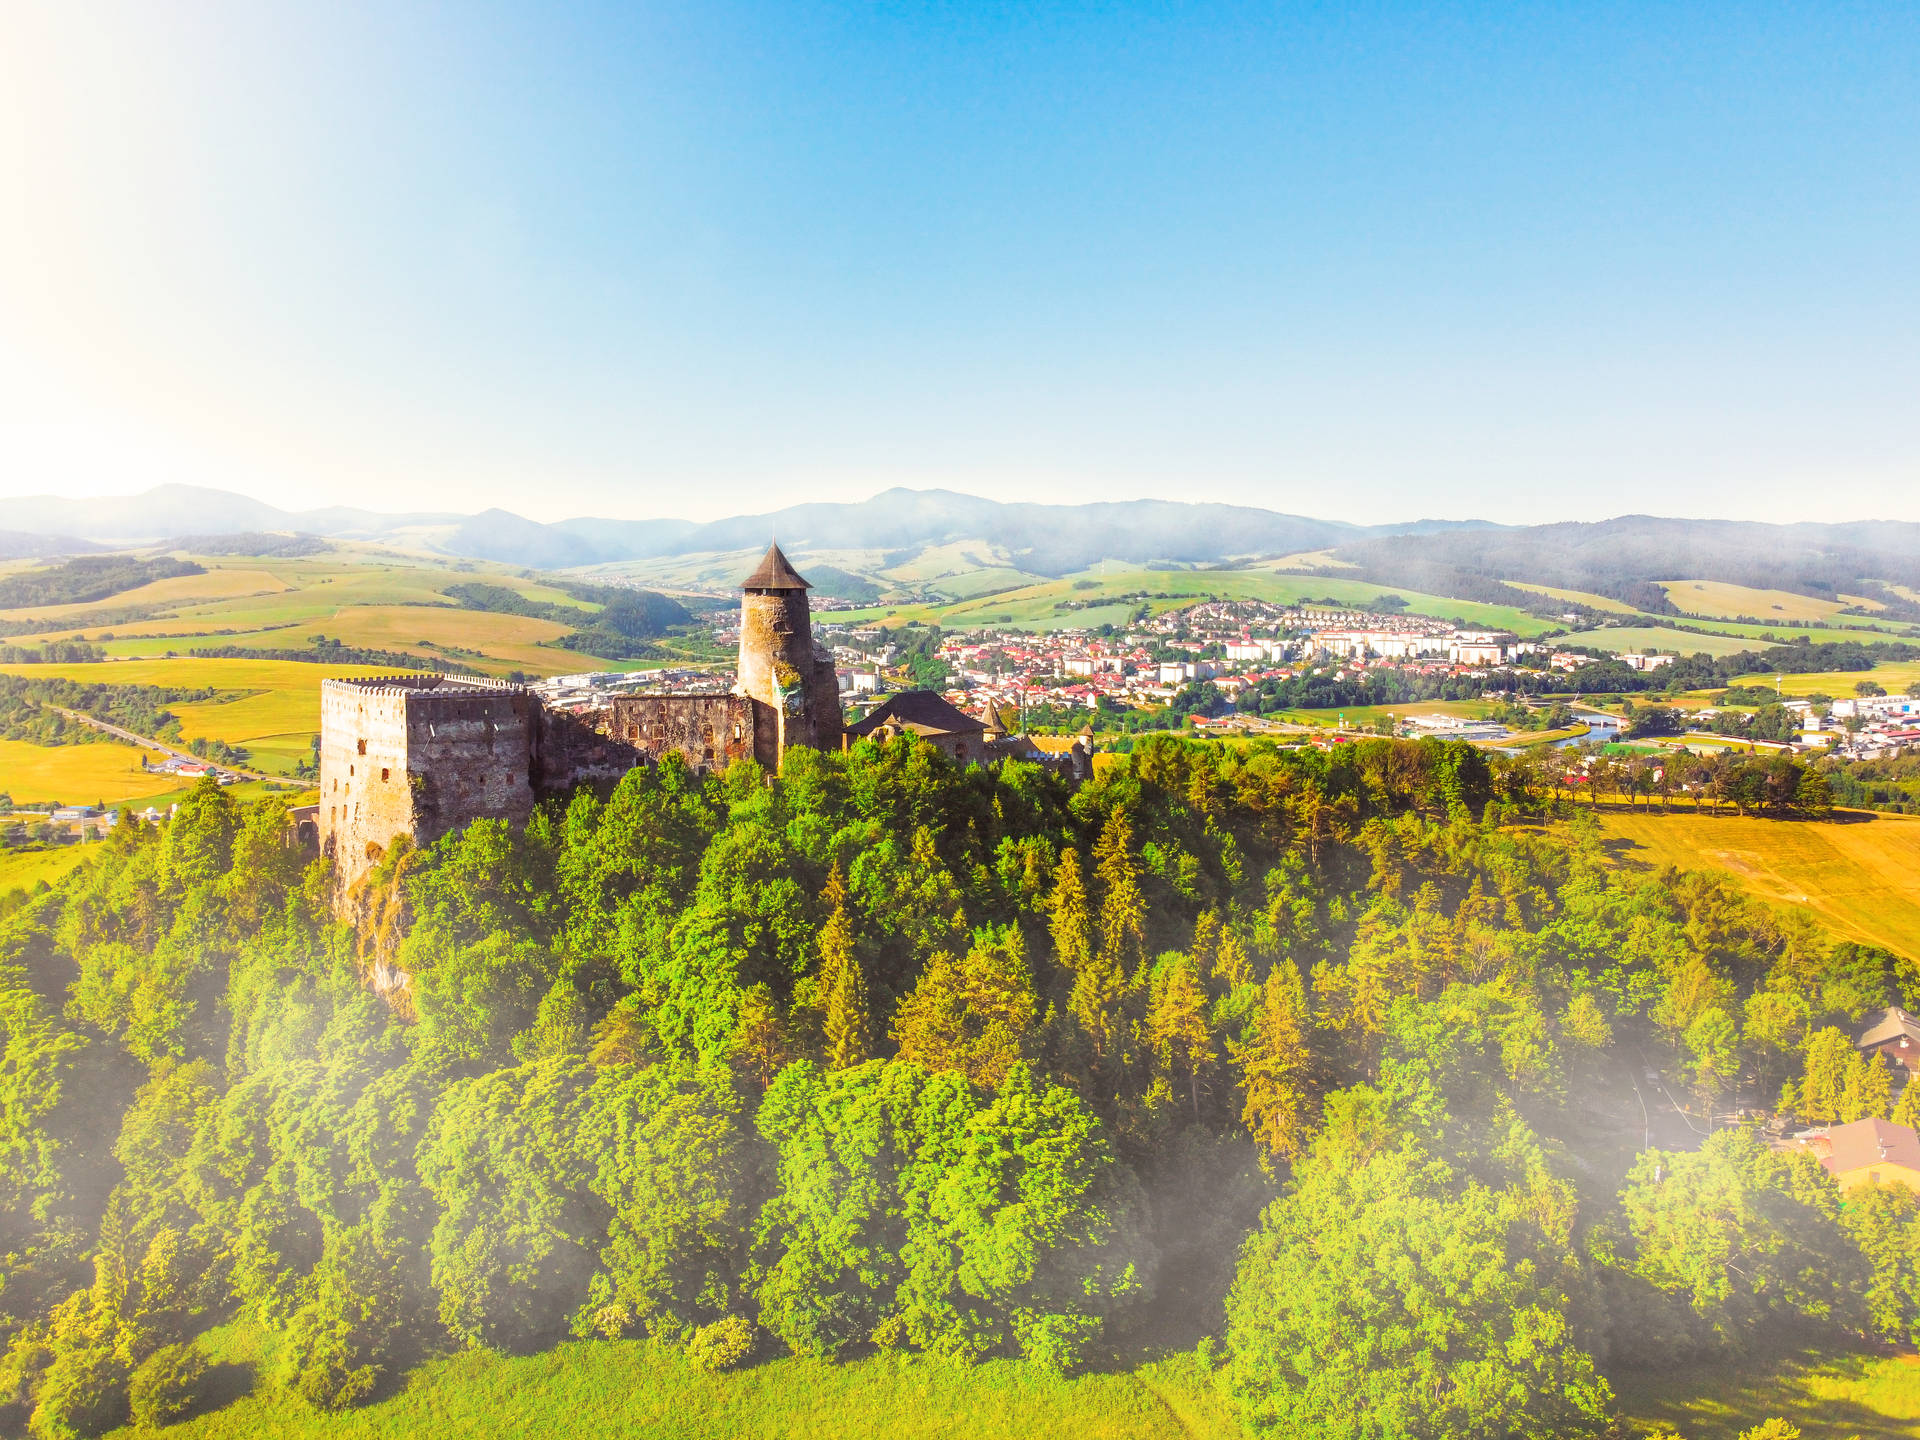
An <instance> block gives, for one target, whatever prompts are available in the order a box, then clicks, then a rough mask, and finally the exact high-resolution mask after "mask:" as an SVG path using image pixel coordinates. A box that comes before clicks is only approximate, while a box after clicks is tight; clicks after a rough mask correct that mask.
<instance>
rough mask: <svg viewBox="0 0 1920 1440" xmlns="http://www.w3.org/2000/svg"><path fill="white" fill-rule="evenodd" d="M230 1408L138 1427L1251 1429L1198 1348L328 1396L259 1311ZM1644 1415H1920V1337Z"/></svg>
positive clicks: (296, 1431) (487, 1371)
mask: <svg viewBox="0 0 1920 1440" xmlns="http://www.w3.org/2000/svg"><path fill="white" fill-rule="evenodd" d="M200 1344H201V1345H202V1347H203V1348H204V1349H205V1350H206V1351H207V1353H208V1355H209V1357H210V1359H211V1360H212V1361H213V1362H214V1366H215V1369H214V1372H213V1373H214V1379H215V1382H216V1392H217V1394H218V1399H219V1408H216V1409H211V1410H208V1411H207V1412H205V1413H202V1414H200V1415H198V1416H195V1417H194V1418H192V1419H189V1420H187V1421H186V1422H184V1423H182V1424H179V1425H175V1426H170V1427H168V1428H167V1429H165V1430H164V1431H150V1430H143V1429H140V1428H138V1427H128V1428H126V1429H124V1430H120V1431H116V1432H114V1433H115V1434H116V1435H117V1436H119V1437H120V1440H147V1437H150V1436H151V1437H158V1436H161V1435H165V1436H169V1437H179V1440H241V1437H246V1440H253V1437H260V1440H388V1437H394V1440H398V1437H403V1436H414V1435H423V1434H432V1435H448V1436H462V1437H494V1436H500V1437H506V1436H515V1437H527V1440H615V1437H626V1436H649V1437H651V1436H662V1437H666V1436H671V1437H675V1440H735V1437H739V1440H789V1437H790V1440H867V1437H872V1436H885V1437H887V1440H1015V1437H1017V1440H1055V1437H1058V1440H1237V1437H1239V1436H1241V1435H1242V1434H1243V1433H1244V1432H1243V1431H1242V1430H1241V1428H1240V1426H1239V1424H1238V1422H1237V1420H1236V1418H1235V1416H1234V1414H1233V1411H1232V1409H1231V1406H1230V1404H1229V1402H1228V1400H1227V1398H1226V1397H1225V1395H1224V1394H1223V1393H1222V1390H1221V1387H1220V1386H1219V1384H1218V1383H1217V1375H1216V1374H1215V1373H1211V1372H1209V1371H1208V1370H1207V1369H1206V1368H1205V1367H1204V1366H1203V1365H1202V1364H1201V1363H1200V1362H1199V1360H1198V1359H1197V1358H1196V1356H1195V1355H1194V1354H1192V1353H1186V1354H1176V1355H1172V1356H1170V1357H1167V1358H1163V1359H1159V1360H1155V1361H1152V1362H1149V1363H1144V1364H1140V1365H1137V1366H1135V1367H1133V1368H1131V1369H1126V1370H1119V1371H1110V1372H1097V1373H1091V1374H1083V1375H1077V1376H1072V1377H1068V1378H1060V1377H1056V1376H1052V1375H1049V1374H1047V1373H1046V1372H1045V1371H1042V1370H1040V1369H1038V1368H1036V1367H1033V1366H1030V1365H1026V1364H1023V1363H1020V1362H1017V1361H1006V1360H999V1361H989V1362H987V1363H985V1364H982V1365H975V1366H965V1365H958V1364H954V1363H952V1362H948V1361H943V1360H937V1359H933V1358H930V1357H927V1356H919V1355H911V1354H906V1353H902V1352H888V1353H882V1354H878V1355H870V1356H867V1357H864V1358H860V1359H856V1360H851V1361H848V1362H845V1363H840V1364H831V1363H828V1362H825V1361H818V1360H804V1359H796V1358H792V1357H782V1358H779V1359H770V1360H765V1361H762V1362H760V1363H758V1364H754V1365H750V1366H749V1367H747V1368H745V1369H742V1370H738V1371H734V1372H731V1373H728V1374H721V1375H713V1374H707V1373H704V1372H702V1371H699V1370H696V1369H694V1368H693V1367H692V1366H691V1365H689V1364H688V1363H687V1362H686V1360H685V1358H684V1356H683V1355H681V1354H680V1353H679V1352H677V1351H673V1350H669V1349H665V1348H661V1347H656V1346H653V1345H651V1344H649V1343H647V1342H644V1341H615V1342H607V1341H572V1342H568V1343H565V1344H561V1345H558V1346H555V1347H554V1348H552V1349H550V1350H546V1351H542V1352H540V1353H538V1354H534V1355H521V1356H509V1355H502V1354H497V1353H494V1352H490V1351H480V1350H472V1351H463V1352H459V1353H455V1354H451V1355H446V1356H442V1357H440V1358H436V1359H432V1360H429V1361H427V1362H426V1363H424V1364H422V1365H419V1366H417V1367H416V1368H415V1369H414V1370H413V1371H411V1372H410V1373H409V1374H408V1375H406V1376H405V1377H404V1378H403V1379H402V1380H400V1381H399V1382H398V1383H397V1384H395V1385H394V1386H393V1387H392V1388H391V1390H390V1391H389V1392H388V1393H387V1394H385V1395H383V1396H382V1397H380V1398H378V1399H376V1400H374V1401H373V1402H372V1403H370V1404H367V1405H365V1406H362V1407H360V1408H358V1409H354V1410H349V1411H347V1412H345V1413H343V1414H339V1415H326V1414H323V1413H321V1412H319V1411H316V1410H313V1409H312V1408H310V1407H308V1406H307V1405H305V1404H303V1403H302V1402H301V1401H299V1400H297V1399H295V1398H293V1397H292V1396H290V1395H289V1394H288V1393H287V1392H285V1391H284V1390H281V1389H280V1388H279V1387H278V1386H277V1385H276V1384H275V1383H274V1381H273V1378H272V1377H273V1373H274V1368H275V1359H276V1356H275V1353H274V1352H275V1342H274V1340H273V1339H272V1338H271V1337H270V1336H267V1335H265V1334H264V1333H263V1332H261V1331H260V1330H259V1329H258V1328H257V1327H254V1326H251V1325H249V1324H244V1323H242V1324H233V1325H227V1326H223V1327H221V1328H220V1329H218V1330H215V1331H213V1332H211V1333H210V1334H208V1335H207V1336H205V1337H203V1338H202V1340H201V1341H200ZM1609 1378H1610V1379H1611V1380H1612V1382H1613V1385H1614V1388H1615V1391H1616V1393H1617V1394H1618V1396H1619V1398H1620V1405H1621V1410H1622V1413H1623V1415H1624V1416H1625V1417H1626V1419H1627V1426H1626V1429H1627V1433H1629V1434H1633V1435H1644V1434H1647V1433H1649V1432H1650V1431H1652V1430H1654V1429H1655V1428H1657V1427H1661V1426H1671V1427H1678V1428H1679V1430H1680V1431H1681V1433H1682V1434H1683V1435H1685V1436H1686V1437H1687V1440H1734V1437H1736V1436H1737V1435H1738V1434H1739V1433H1740V1432H1741V1431H1742V1430H1745V1429H1748V1428H1751V1427H1752V1426H1755V1425H1758V1424H1759V1423H1761V1422H1762V1421H1763V1420H1765V1419H1767V1418H1768V1417H1770V1416H1780V1417H1783V1418H1785V1419H1788V1420H1790V1421H1792V1422H1793V1423H1794V1424H1797V1425H1798V1426H1800V1428H1801V1430H1802V1433H1803V1434H1804V1435H1805V1436H1806V1437H1807V1440H1840V1437H1842V1436H1848V1435H1858V1436H1860V1437H1861V1440H1891V1437H1894V1436H1906V1437H1910V1436H1913V1435H1914V1434H1916V1433H1920V1429H1916V1422H1920V1364H1916V1363H1915V1360H1914V1358H1913V1357H1911V1356H1908V1357H1891V1356H1873V1355H1852V1354H1845V1353H1838V1352H1823V1351H1818V1350H1813V1349H1805V1350H1788V1351H1779V1352H1773V1353H1769V1354H1763V1355H1759V1356H1754V1357H1749V1358H1747V1359H1744V1360H1740V1361H1737V1362H1733V1361H1715V1362H1712V1363H1706V1364H1698V1365H1693V1366H1686V1367H1680V1368H1676V1369H1674V1370H1670V1371H1658V1372H1651V1373H1629V1374H1617V1375H1614V1376H1611V1377H1609Z"/></svg>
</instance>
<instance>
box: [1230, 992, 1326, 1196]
mask: <svg viewBox="0 0 1920 1440" xmlns="http://www.w3.org/2000/svg"><path fill="white" fill-rule="evenodd" d="M1306 1023H1307V996H1306V990H1305V988H1304V987H1303V986H1302V985H1301V983H1300V972H1299V971H1298V970H1297V969H1296V968H1294V966H1293V964H1292V962H1291V961H1286V960H1282V961H1280V962H1279V963H1278V964H1276V965H1275V966H1274V967H1273V970H1272V972H1271V973H1270V974H1269V975H1268V976H1267V983H1266V984H1265V985H1264V986H1263V987H1262V988H1261V992H1260V1009H1259V1010H1258V1011H1257V1012H1255V1014H1254V1019H1253V1028H1252V1032H1251V1034H1250V1035H1249V1036H1248V1038H1247V1040H1246V1043H1244V1044H1231V1043H1230V1044H1229V1047H1228V1048H1229V1050H1230V1051H1231V1052H1232V1055H1233V1059H1234V1062H1235V1063H1236V1064H1237V1065H1239V1067H1240V1076H1241V1079H1240V1083H1241V1087H1242V1088H1243V1089H1244V1090H1245V1091H1246V1096H1247V1102H1246V1105H1245V1107H1244V1108H1243V1109H1242V1110H1241V1112H1240V1118H1241V1119H1242V1120H1244V1121H1245V1122H1246V1126H1247V1129H1248V1130H1250V1131H1252V1132H1253V1137H1254V1139H1255V1140H1257V1141H1258V1142H1259V1144H1260V1150H1261V1164H1262V1165H1264V1166H1266V1167H1268V1168H1269V1169H1270V1168H1271V1167H1272V1164H1273V1162H1274V1161H1275V1160H1291V1159H1293V1158H1294V1157H1295V1156H1296V1155H1299V1154H1300V1153H1301V1152H1302V1151H1303V1150H1305V1148H1306V1144H1307V1139H1308V1132H1309V1120H1308V1116H1307V1107H1308V1104H1309V1101H1310V1099H1311V1092H1310V1091H1309V1090H1308V1088H1307V1066H1308V1063H1309V1059H1310V1057H1309V1055H1308V1053H1307V1037H1306Z"/></svg>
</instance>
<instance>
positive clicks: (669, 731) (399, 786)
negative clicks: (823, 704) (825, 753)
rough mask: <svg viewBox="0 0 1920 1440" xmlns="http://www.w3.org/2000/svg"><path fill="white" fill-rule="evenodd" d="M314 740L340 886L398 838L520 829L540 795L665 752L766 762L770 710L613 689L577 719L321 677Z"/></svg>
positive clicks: (459, 682)
mask: <svg viewBox="0 0 1920 1440" xmlns="http://www.w3.org/2000/svg"><path fill="white" fill-rule="evenodd" d="M320 736H321V748H320V803H319V806H318V807H317V811H316V814H315V817H314V819H315V824H316V828H317V831H318V835H319V841H320V848H321V851H322V853H323V854H325V855H327V856H328V857H329V858H331V859H332V860H333V862H334V865H335V872H336V875H337V876H338V878H339V881H340V883H341V884H342V885H350V884H352V883H353V882H354V881H355V880H357V879H359V878H360V877H361V876H362V875H364V874H366V873H367V872H368V871H370V870H372V869H373V868H374V867H375V866H376V865H378V864H379V863H380V860H381V857H382V856H384V855H385V854H386V852H387V850H388V848H389V847H390V846H391V845H392V844H393V842H394V840H395V839H396V838H398V837H399V836H401V835H406V836H408V837H410V838H411V839H412V840H413V841H414V843H415V844H419V845H426V844H431V843H432V842H433V841H434V840H436V839H438V838H439V837H440V836H442V835H444V834H446V833H447V832H448V831H450V830H457V829H458V828H459V827H460V826H462V825H464V824H466V823H467V822H468V821H470V820H476V819H479V818H481V817H483V816H484V817H490V818H495V819H503V820H511V821H514V822H516V823H524V822H525V820H526V818H527V816H528V815H530V814H531V813H532V811H533V807H534V805H535V803H536V802H537V801H538V800H539V798H540V797H542V796H543V795H550V794H560V793H564V792H565V791H567V790H570V789H572V788H573V787H574V786H576V785H579V784H583V783H590V782H595V781H600V782H612V781H617V780H618V779H619V778H620V777H621V776H623V775H625V774H626V773H627V772H628V771H629V770H631V769H632V768H633V767H634V766H636V765H647V764H657V763H658V762H659V761H660V760H661V759H663V758H664V757H665V756H666V755H668V754H669V753H671V752H674V751H678V752H679V753H680V754H681V755H682V756H684V757H685V759H686V761H687V763H688V764H689V765H691V766H692V767H693V768H695V769H696V770H717V769H724V768H725V767H726V766H728V765H730V764H732V763H733V762H734V761H735V760H758V761H759V762H760V763H761V764H763V765H765V766H767V767H768V768H769V769H772V768H775V767H776V766H777V765H778V763H779V749H778V731H777V727H776V725H775V724H774V723H773V716H772V714H771V713H770V712H769V711H768V709H767V707H766V706H764V705H761V704H759V703H758V702H756V701H754V700H752V699H749V698H748V697H746V696H744V695H641V696H624V697H621V698H619V699H616V700H615V701H613V703H612V704H611V705H608V706H606V707H604V708H601V709H597V710H590V711H586V712H581V713H576V712H570V711H562V710H549V709H548V708H546V707H545V706H544V705H542V704H541V703H540V700H539V698H538V697H537V696H535V695H534V694H533V693H532V692H531V691H529V690H527V689H525V688H524V687H522V686H518V685H508V684H505V683H502V682H498V681H474V680H466V679H452V678H446V677H433V676H427V677H414V676H407V677H399V678H395V679H391V680H374V681H365V680H326V681H323V682H322V684H321V687H320Z"/></svg>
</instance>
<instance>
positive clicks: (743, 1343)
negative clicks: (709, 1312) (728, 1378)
mask: <svg viewBox="0 0 1920 1440" xmlns="http://www.w3.org/2000/svg"><path fill="white" fill-rule="evenodd" d="M752 1353H753V1323H752V1322H751V1321H750V1320H748V1319H746V1318H745V1317H744V1316H741V1315H728V1316H725V1317H724V1318H722V1319H719V1320H716V1321H714V1322H713V1323H712V1324H711V1325H702V1326H701V1327H700V1328H699V1329H698V1330H696V1331H694V1332H693V1339H691V1340H689V1341H688V1342H687V1358H688V1359H689V1360H691V1361H693V1363H694V1366H695V1367H696V1368H697V1369H701V1370H731V1369H732V1368H733V1367H734V1366H736V1365H738V1364H739V1363H740V1362H741V1361H743V1360H745V1359H746V1358H747V1356H748V1355H750V1354H752Z"/></svg>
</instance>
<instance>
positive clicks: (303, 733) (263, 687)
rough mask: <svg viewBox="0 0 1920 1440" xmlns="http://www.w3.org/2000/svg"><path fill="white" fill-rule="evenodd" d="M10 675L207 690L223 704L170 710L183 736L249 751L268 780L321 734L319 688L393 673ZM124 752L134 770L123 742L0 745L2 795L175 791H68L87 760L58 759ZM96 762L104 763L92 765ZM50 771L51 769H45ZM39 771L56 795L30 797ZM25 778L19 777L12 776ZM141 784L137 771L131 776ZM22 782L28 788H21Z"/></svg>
mask: <svg viewBox="0 0 1920 1440" xmlns="http://www.w3.org/2000/svg"><path fill="white" fill-rule="evenodd" d="M0 668H4V670H5V671H6V672H7V673H9V674H15V675H26V676H29V677H33V676H39V677H51V676H60V677H62V678H64V679H68V680H75V681H79V682H82V683H97V684H108V685H168V686H178V687H180V688H183V689H198V688H201V687H203V686H212V687H214V688H216V689H218V690H220V691H221V692H223V694H222V698H216V699H213V700H202V701H193V702H190V703H183V704H176V705H173V706H171V707H170V708H171V709H172V710H173V712H174V713H175V714H176V715H178V716H179V717H180V731H181V734H182V736H183V737H184V738H185V739H186V740H187V742H188V743H189V744H191V743H192V742H193V741H195V740H199V739H202V738H204V739H208V740H224V741H226V742H227V743H228V744H229V745H244V746H246V747H247V748H248V749H249V750H250V751H252V752H253V763H252V764H251V766H250V768H252V769H256V770H262V771H265V772H267V773H269V774H287V773H289V772H290V771H291V770H292V769H293V766H294V763H295V762H296V761H299V760H304V759H306V758H307V757H308V756H309V754H310V753H311V751H310V748H309V742H310V740H311V738H312V736H313V735H314V733H315V732H316V731H318V730H319V728H320V682H321V680H323V679H324V678H326V677H327V676H329V675H340V676H360V675H384V674H390V673H392V672H391V671H385V670H375V669H368V668H366V667H364V666H359V667H356V666H328V665H315V664H311V663H309V662H307V661H303V660H203V659H194V658H190V657H185V656H182V657H176V658H174V659H171V660H168V659H151V660H106V661H101V662H99V663H97V664H87V665H13V666H6V667H0ZM96 750H97V751H107V752H111V753H114V754H121V753H124V754H125V755H126V756H128V757H129V759H128V761H127V763H126V764H124V765H122V766H121V767H120V768H121V769H122V770H126V769H132V770H134V771H135V772H137V771H138V769H139V759H138V757H139V756H140V755H142V754H143V753H150V752H142V751H140V750H137V749H135V748H134V747H132V746H126V745H120V744H117V743H116V744H94V745H62V746H43V745H32V744H28V743H27V742H25V741H0V790H6V789H8V787H9V786H10V785H11V786H13V787H14V788H13V790H12V792H11V793H12V794H13V798H14V799H15V800H19V801H23V802H32V801H38V800H65V801H73V802H77V803H84V804H91V803H92V802H93V801H94V800H95V799H97V798H104V799H106V800H108V801H109V802H113V801H118V800H122V799H126V800H132V799H139V800H143V801H144V800H146V799H147V798H149V797H150V796H152V795H157V794H159V793H161V792H162V791H166V790H173V789H178V788H179V783H180V782H179V781H178V779H176V778H174V777H172V776H166V775H152V776H147V777H144V778H145V779H147V780H149V781H152V782H154V783H153V784H150V785H148V786H147V787H146V788H145V789H142V790H137V791H136V790H123V792H122V793H120V794H117V795H109V794H106V793H105V792H104V791H101V792H99V793H97V794H96V793H94V792H92V791H89V790H87V789H86V787H85V786H84V785H82V786H81V789H80V792H78V793H76V792H75V791H73V790H72V789H71V788H68V787H70V786H72V785H73V784H77V783H78V782H79V781H80V780H81V779H82V778H83V777H84V774H85V773H86V772H85V771H84V770H83V769H82V768H80V767H82V766H83V765H84V764H85V763H86V762H83V761H76V760H71V759H63V758H60V757H65V756H75V755H84V754H85V753H86V752H89V751H96ZM93 763H95V764H101V763H104V762H98V761H96V762H93ZM49 767H51V768H50V769H49ZM43 770H47V771H48V773H50V774H52V775H54V776H56V777H57V778H56V779H53V780H49V781H47V782H46V784H48V785H53V784H57V785H59V786H60V787H62V788H61V790H60V793H57V794H38V793H34V791H33V790H32V788H31V785H32V784H33V783H34V782H35V781H36V778H37V777H38V776H39V775H40V773H41V772H42V771H43ZM16 777H23V778H16ZM133 778H134V779H136V780H138V779H141V778H143V777H140V776H139V775H138V774H137V773H136V774H135V775H134V777H133ZM23 784H26V785H27V786H28V788H27V789H22V788H19V787H20V786H21V785H23Z"/></svg>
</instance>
